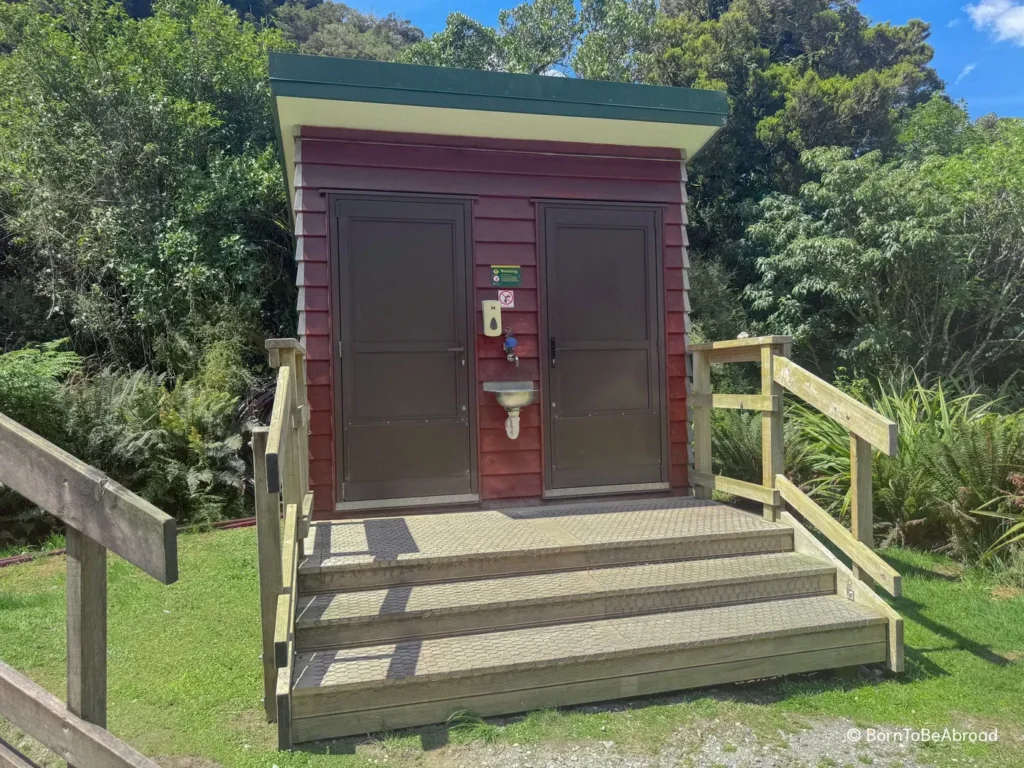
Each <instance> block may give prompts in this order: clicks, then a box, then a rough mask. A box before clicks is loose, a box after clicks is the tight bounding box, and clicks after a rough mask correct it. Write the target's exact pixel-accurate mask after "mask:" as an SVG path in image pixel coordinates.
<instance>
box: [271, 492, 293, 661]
mask: <svg viewBox="0 0 1024 768" xmlns="http://www.w3.org/2000/svg"><path fill="white" fill-rule="evenodd" d="M298 518H299V510H298V507H296V506H295V505H294V504H289V505H288V506H287V507H285V513H284V541H283V542H282V543H281V551H282V557H281V594H280V596H279V597H278V598H277V606H276V609H275V620H274V663H275V664H277V668H278V669H281V668H282V667H284V666H285V665H287V664H288V663H289V659H290V658H291V651H292V636H293V635H292V633H293V631H294V628H295V602H296V593H297V591H298V590H297V589H296V580H297V578H298V572H297V569H298V559H299V558H298V544H299V541H298V525H299V520H298Z"/></svg>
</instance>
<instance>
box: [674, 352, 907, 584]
mask: <svg viewBox="0 0 1024 768" xmlns="http://www.w3.org/2000/svg"><path fill="white" fill-rule="evenodd" d="M791 347H792V339H790V337H788V336H763V337H759V338H752V339H731V340H729V341H716V342H712V343H708V344H694V345H691V347H690V350H691V351H692V352H693V387H692V392H691V395H690V406H691V407H692V408H693V431H694V472H693V473H692V482H693V485H694V486H695V488H696V490H697V493H698V495H700V496H703V497H705V498H707V497H708V496H710V494H711V491H712V490H718V491H722V492H723V493H731V494H733V495H735V496H740V497H742V498H745V499H750V500H752V501H759V502H761V503H762V504H763V510H764V516H765V517H766V518H768V519H770V520H778V519H780V517H781V515H782V513H783V511H784V510H783V502H788V503H789V504H790V506H791V507H792V508H793V509H794V510H795V511H796V512H797V513H798V514H799V515H800V516H801V517H802V518H803V519H804V520H806V521H807V522H808V523H810V524H811V525H812V526H814V527H815V528H817V529H818V531H820V532H821V533H822V534H823V535H824V536H825V537H826V538H828V539H829V541H831V542H832V543H833V544H834V545H835V546H836V547H837V548H838V549H839V550H840V551H841V552H843V554H845V555H846V556H847V557H849V558H850V562H851V563H852V564H853V573H854V575H855V576H856V577H857V578H858V579H860V580H862V581H864V582H867V583H869V584H872V583H874V584H878V585H879V586H880V587H881V588H882V589H883V590H885V591H886V592H888V593H889V594H890V595H893V596H894V597H899V596H900V594H901V592H902V582H901V579H900V575H899V573H897V572H896V571H895V570H894V569H893V568H892V567H891V566H890V565H889V564H888V563H886V562H885V561H884V560H882V558H880V557H879V556H878V555H877V554H875V552H874V551H873V550H872V546H873V544H874V541H873V532H872V531H873V527H874V521H873V509H872V495H871V493H872V492H871V461H872V457H871V449H872V447H874V448H877V449H878V450H879V451H880V452H881V453H883V454H884V455H886V456H895V455H896V450H897V442H896V438H897V434H896V425H895V424H894V423H893V422H891V421H889V420H888V419H886V418H885V417H884V416H882V415H881V414H879V413H877V412H875V411H874V410H872V409H871V408H869V407H868V406H866V405H864V404H863V403H860V402H858V401H856V400H854V399H853V398H852V397H850V396H849V395H847V394H845V393H844V392H841V391H840V390H838V389H836V388H835V387H834V386H832V385H831V384H829V383H828V382H826V381H823V380H821V379H819V378H818V377H817V376H815V375H814V374H812V373H810V372H809V371H806V370H804V369H803V368H801V367H800V366H799V365H797V364H796V363H794V362H793V361H792V360H790V359H789V355H790V350H791ZM742 362H759V363H760V364H761V392H760V394H754V395H726V394H712V392H711V366H712V365H714V364H718V363H742ZM783 390H785V391H788V392H790V393H792V394H794V395H796V396H797V397H799V398H800V399H802V400H803V401H804V402H806V403H807V404H808V405H810V406H812V407H813V408H816V409H817V410H819V411H821V412H822V413H824V414H825V415H826V416H829V417H830V418H832V419H834V420H835V421H837V422H838V423H839V424H841V425H842V426H843V427H844V428H845V429H846V431H847V432H849V433H850V467H851V503H850V510H851V512H850V528H851V530H850V531H847V530H846V529H845V528H843V526H842V525H841V524H840V523H839V522H837V521H836V520H835V518H833V517H832V516H831V515H829V514H828V513H827V512H826V511H825V510H824V509H822V508H821V507H820V506H818V504H817V503H816V502H815V501H814V500H813V499H812V498H811V497H810V496H808V495H807V494H805V493H804V492H803V491H801V490H800V489H799V488H797V487H796V486H795V485H794V484H793V483H791V482H790V481H789V480H787V479H786V477H785V474H784V471H783V470H784V467H783V464H784V462H785V446H784V444H783ZM712 408H738V409H744V410H751V411H761V455H762V475H761V484H760V485H759V484H757V483H750V482H746V481H744V480H737V479H735V478H730V477H724V476H722V475H715V474H713V473H712V471H711V409H712Z"/></svg>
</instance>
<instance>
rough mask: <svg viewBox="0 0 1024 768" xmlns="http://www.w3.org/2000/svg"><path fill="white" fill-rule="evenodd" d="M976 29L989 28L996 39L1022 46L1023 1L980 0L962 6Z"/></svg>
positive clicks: (1023, 32) (1023, 34)
mask: <svg viewBox="0 0 1024 768" xmlns="http://www.w3.org/2000/svg"><path fill="white" fill-rule="evenodd" d="M964 10H965V11H967V15H968V16H970V17H971V21H973V22H974V26H975V28H976V29H991V30H992V33H993V34H994V35H995V38H996V40H1009V41H1011V42H1012V43H1014V44H1015V45H1020V46H1024V3H1021V2H1019V1H1018V0H981V2H979V3H977V4H975V5H968V6H966V7H965V8H964Z"/></svg>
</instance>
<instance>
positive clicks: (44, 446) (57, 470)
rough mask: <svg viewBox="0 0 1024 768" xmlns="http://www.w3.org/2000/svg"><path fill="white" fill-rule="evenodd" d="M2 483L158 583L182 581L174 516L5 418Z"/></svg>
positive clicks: (0, 438)
mask: <svg viewBox="0 0 1024 768" xmlns="http://www.w3.org/2000/svg"><path fill="white" fill-rule="evenodd" d="M0 484H2V485H6V486H7V487H8V488H10V489H11V490H13V491H15V492H17V493H19V494H21V495H22V496H24V497H25V498H26V499H28V500H29V501H31V502H32V503H33V504H35V505H36V506H38V507H41V508H42V509H44V510H46V511H47V512H49V513H50V514H52V515H55V516H57V517H59V518H60V519H61V520H62V521H63V522H64V523H65V524H66V525H67V526H68V527H69V528H71V529H74V530H78V531H81V532H82V533H84V534H85V535H86V536H88V537H89V538H90V539H92V540H93V541H96V542H99V543H100V544H102V545H103V546H104V547H106V548H107V549H109V550H110V551H111V552H114V553H116V554H118V555H120V556H121V557H123V558H124V559H125V560H127V561H128V562H130V563H132V564H133V565H136V566H138V567H139V568H141V569H142V570H144V571H145V572H146V573H148V574H149V575H150V576H152V577H153V578H155V579H157V580H158V581H161V582H163V583H164V584H171V583H173V582H175V581H177V580H178V539H177V535H178V532H177V528H176V526H175V523H174V518H172V517H170V516H169V515H165V514H164V513H163V512H161V511H160V510H159V509H157V508H156V507H154V506H153V505H152V504H150V503H149V502H148V501H146V500H145V499H142V498H140V497H139V496H136V495H135V494H134V493H132V492H131V491H129V490H128V489H127V488H125V487H123V486H121V485H119V484H118V483H115V482H114V481H113V480H111V479H110V478H109V477H107V476H106V475H105V474H103V473H102V472H100V471H99V470H98V469H95V468H94V467H90V466H89V465H88V464H86V463H85V462H84V461H81V460H79V459H76V458H75V457H74V456H72V455H71V454H70V453H68V452H67V451H63V450H61V449H60V448H58V447H57V446H55V445H53V444H52V443H50V442H48V441H46V440H44V439H43V438H41V437H40V436H39V435H37V434H35V433H34V432H32V431H31V430H28V429H26V428H25V427H23V426H22V425H21V424H19V423H18V422H16V421H14V420H13V419H11V418H8V417H7V416H4V415H3V414H0Z"/></svg>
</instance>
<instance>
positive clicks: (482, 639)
mask: <svg viewBox="0 0 1024 768" xmlns="http://www.w3.org/2000/svg"><path fill="white" fill-rule="evenodd" d="M303 551H304V552H305V553H307V554H306V556H305V557H303V558H302V559H301V560H300V561H299V565H298V581H297V591H296V595H295V620H294V624H293V628H294V634H293V641H294V646H293V647H294V649H295V650H294V653H295V655H294V658H293V660H292V663H291V664H290V665H289V666H288V667H286V668H284V669H282V673H283V674H287V673H290V675H291V678H290V686H289V690H288V694H287V706H285V707H281V706H280V703H279V716H281V717H282V718H285V721H284V722H281V723H280V725H281V726H282V728H281V732H282V734H286V733H287V734H288V738H287V739H282V741H290V742H293V743H298V742H305V741H311V740H316V739H324V738H333V737H339V736H346V735H351V734H358V733H366V732H373V731H379V730H385V729H394V728H403V727H408V726H414V725H422V724H427V723H435V722H442V721H444V720H445V719H446V718H447V717H448V716H449V715H451V714H452V713H453V712H456V711H459V710H469V711H471V712H474V713H476V714H479V715H496V714H503V713H512V712H519V711H524V710H529V709H535V708H539V707H550V706H563V705H571V704H580V703H584V702H590V701H601V700H606V699H614V698H620V697H626V696H636V695H642V694H651V693H657V692H662V691H670V690H678V689H682V688H691V687H696V686H704V685H713V684H720V683H725V682H733V681H740V680H750V679H756V678H763V677H770V676H776V675H783V674H791V673H796V672H808V671H812V670H820V669H829V668H834V667H842V666H848V665H851V664H867V663H874V662H878V663H886V664H889V666H890V667H893V668H897V666H898V664H899V663H901V662H900V661H899V659H901V653H902V634H901V631H899V630H900V626H899V624H900V620H899V617H898V616H896V615H895V614H894V613H892V611H891V609H889V608H888V606H887V605H886V604H885V603H884V602H883V601H882V600H881V599H880V598H878V597H877V596H875V595H874V593H873V592H872V591H871V590H870V589H869V588H865V587H864V585H863V584H861V583H859V582H856V581H855V580H854V579H853V577H852V575H851V573H850V571H849V570H848V569H847V568H846V566H844V565H843V564H842V563H840V562H839V561H838V560H836V559H835V558H833V557H832V556H831V554H830V553H829V552H828V550H826V549H824V547H821V545H820V544H819V543H818V542H817V540H816V539H814V537H812V536H810V534H809V533H808V532H807V531H806V530H805V529H804V528H803V527H802V526H801V525H800V523H798V522H797V521H796V520H795V519H794V518H792V517H791V516H789V515H788V514H787V515H784V517H783V519H782V520H781V521H780V522H771V521H767V520H764V519H762V517H760V516H755V515H752V514H749V513H746V512H742V511H740V510H737V509H735V508H732V507H729V506H726V505H722V504H718V503H715V502H711V501H706V500H699V499H694V498H688V497H687V498H674V499H662V500H652V501H631V502H622V501H617V502H603V503H593V504H566V505H560V506H557V507H536V508H528V509H521V508H520V509H509V510H491V511H481V512H462V513H451V514H434V515H421V516H416V515H412V516H404V517H400V516H396V517H386V518H367V519H363V520H346V521H339V522H329V523H316V524H313V525H311V526H310V530H309V535H308V537H307V538H306V540H305V541H304V542H303ZM854 586H856V587H857V588H856V589H854ZM281 682H282V683H284V682H285V681H284V680H282V681H281ZM279 690H280V689H279ZM279 702H280V697H279Z"/></svg>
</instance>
